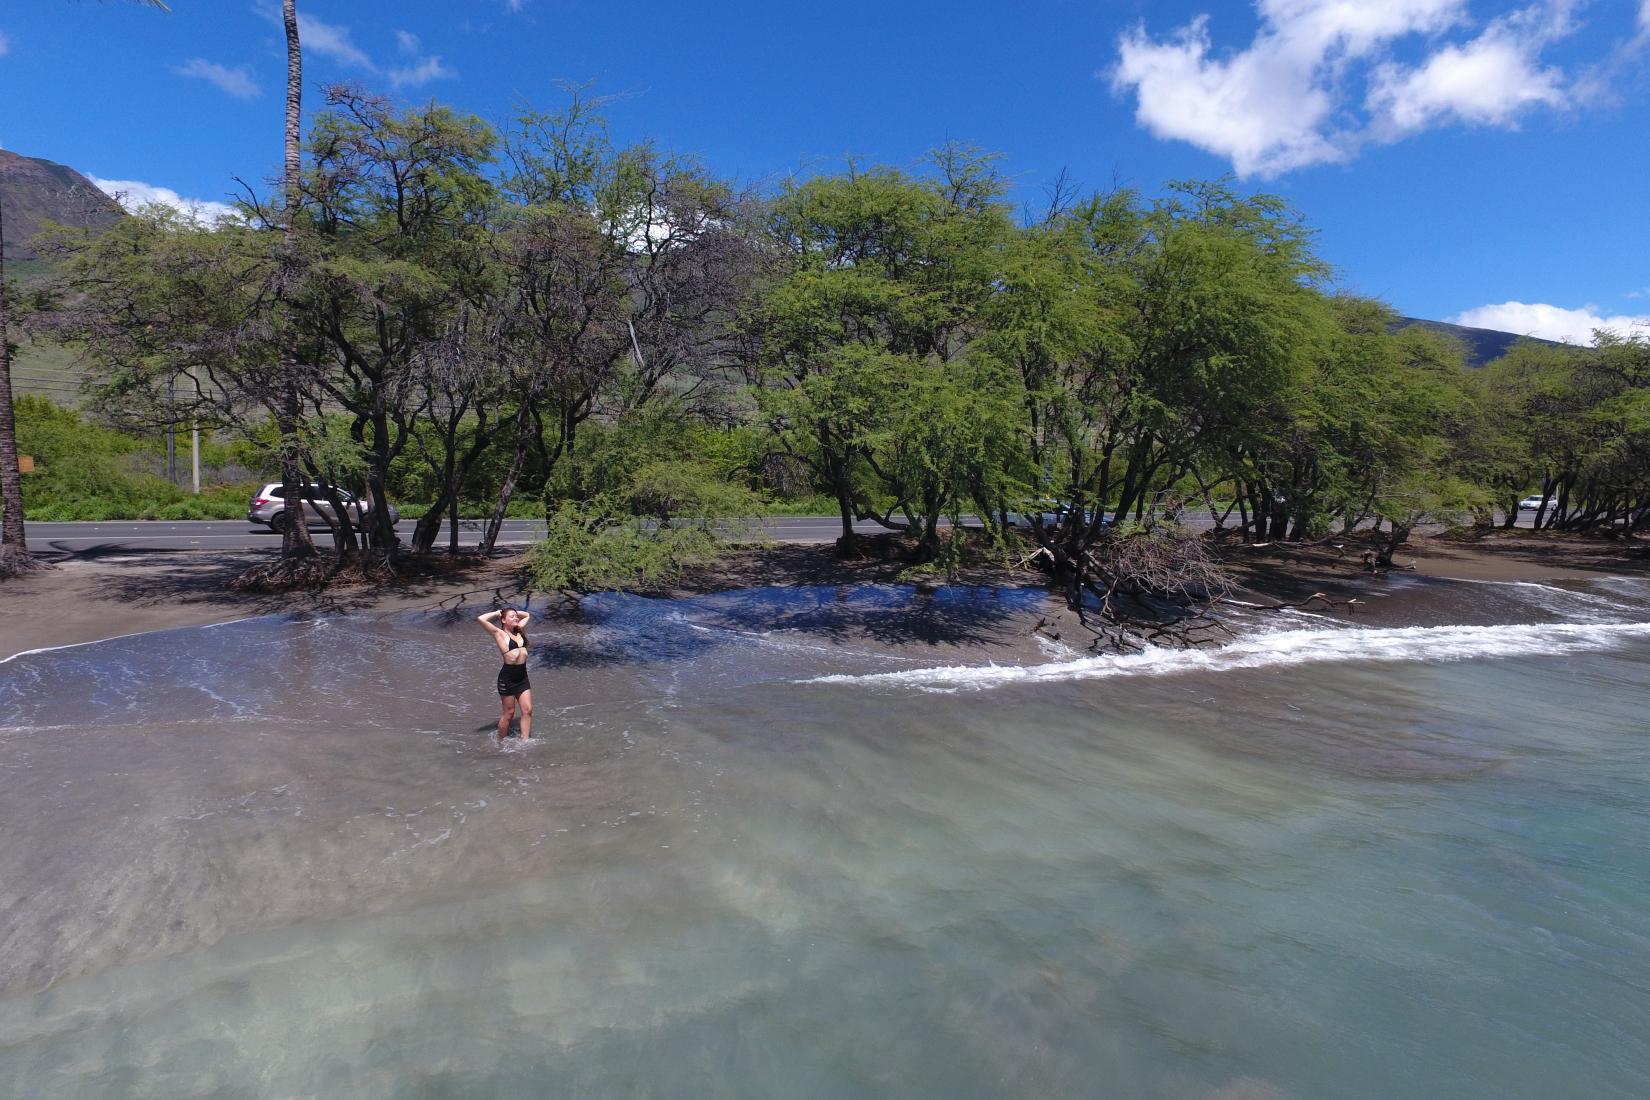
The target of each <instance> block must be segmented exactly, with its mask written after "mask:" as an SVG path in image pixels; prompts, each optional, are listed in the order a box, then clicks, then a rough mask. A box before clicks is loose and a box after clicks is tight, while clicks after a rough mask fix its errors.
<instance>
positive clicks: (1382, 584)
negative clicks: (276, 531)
mask: <svg viewBox="0 0 1650 1100" xmlns="http://www.w3.org/2000/svg"><path fill="white" fill-rule="evenodd" d="M1221 553H1222V555H1223V556H1224V558H1225V562H1226V565H1227V568H1228V569H1229V571H1230V572H1231V573H1232V575H1233V577H1234V578H1235V580H1236V581H1237V582H1238V584H1239V585H1240V591H1239V592H1237V593H1236V595H1237V596H1238V598H1241V599H1243V600H1245V601H1248V602H1252V603H1266V602H1268V601H1276V602H1296V601H1300V600H1304V599H1306V598H1307V597H1309V596H1311V595H1312V594H1313V593H1317V592H1322V593H1325V594H1326V595H1328V596H1330V597H1331V598H1332V599H1334V600H1337V601H1344V600H1348V599H1353V598H1356V599H1358V600H1359V601H1360V603H1361V606H1360V607H1359V609H1358V610H1356V611H1354V612H1353V614H1361V615H1365V616H1366V617H1367V616H1368V615H1371V614H1373V615H1375V616H1377V617H1378V619H1379V621H1380V622H1382V623H1384V624H1387V625H1395V624H1398V623H1401V622H1405V621H1415V622H1429V621H1442V620H1441V619H1440V618H1439V616H1440V615H1444V616H1445V617H1446V618H1449V617H1453V618H1454V619H1455V620H1457V621H1477V620H1481V619H1482V620H1483V621H1492V620H1493V619H1494V615H1493V609H1491V610H1490V611H1489V612H1488V617H1487V618H1486V617H1485V616H1484V615H1480V614H1475V613H1473V612H1472V608H1471V606H1470V605H1471V599H1470V597H1468V596H1464V595H1462V594H1461V592H1462V590H1461V589H1459V588H1453V589H1452V588H1451V587H1450V586H1437V585H1415V584H1414V583H1413V581H1414V580H1415V579H1418V578H1430V579H1433V580H1443V581H1462V582H1480V581H1522V582H1527V583H1550V582H1553V581H1570V580H1581V579H1585V578H1587V577H1597V576H1601V575H1621V576H1636V575H1645V574H1647V573H1650V558H1647V557H1646V556H1645V554H1644V550H1643V548H1641V547H1638V546H1631V545H1629V546H1623V545H1622V544H1620V543H1612V542H1604V541H1598V540H1589V539H1577V538H1574V537H1569V536H1563V535H1547V534H1544V533H1541V532H1531V531H1522V530H1520V531H1497V532H1494V533H1492V534H1488V535H1485V536H1482V537H1478V538H1473V539H1449V538H1443V537H1423V538H1417V539H1415V540H1413V541H1412V543H1411V544H1409V546H1408V547H1407V548H1406V552H1403V553H1400V554H1399V555H1398V561H1399V562H1400V563H1401V564H1405V565H1407V564H1409V563H1413V565H1414V567H1413V568H1402V569H1397V570H1393V571H1391V572H1390V573H1386V574H1382V575H1377V576H1371V575H1370V574H1368V573H1367V572H1365V571H1364V569H1363V568H1362V565H1361V561H1360V555H1361V553H1362V546H1361V545H1359V544H1357V543H1351V542H1349V543H1345V544H1342V547H1341V548H1340V549H1337V548H1336V547H1335V545H1334V544H1324V545H1312V544H1291V543H1272V544H1270V545H1267V546H1260V547H1248V546H1239V545H1230V546H1226V547H1223V548H1222V550H1221ZM248 564H249V557H248V555H245V554H221V553H207V552H199V551H196V552H158V553H139V552H132V553H120V554H115V555H110V556H105V557H96V558H83V559H76V560H71V561H68V562H65V563H63V564H61V565H59V566H57V567H56V568H54V569H47V570H42V571H41V572H39V573H35V574H31V575H29V576H25V577H22V578H18V579H15V580H12V581H8V582H5V583H3V584H0V661H3V660H5V659H6V658H8V657H11V656H14V655H15V654H18V653H22V652H25V651H28V650H31V649H48V648H54V647H58V646H68V645H80V644H84V643H87V642H94V641H100V640H103V639H106V638H115V637H121V636H125V635H129V634H140V633H145V632H148V631H159V630H170V629H174V628H177V627H187V626H203V625H206V624H210V623H223V622H230V621H233V620H236V619H243V618H250V617H254V616H260V615H279V614H304V615H309V614H331V613H339V612H349V611H403V610H431V611H434V610H449V609H466V608H471V607H474V608H476V609H477V610H478V611H479V610H480V609H484V608H487V607H491V606H493V602H494V600H495V599H499V600H517V601H519V600H521V599H522V598H523V597H524V595H525V594H526V593H525V591H524V589H523V585H522V581H521V577H520V567H521V557H520V555H519V554H506V555H501V556H500V557H498V558H495V559H493V560H491V561H487V562H471V563H469V564H467V565H466V566H464V567H462V568H460V569H458V570H456V571H454V572H453V573H451V574H450V575H436V576H427V577H418V578H412V579H408V580H406V581H404V582H402V583H398V584H394V585H378V586H354V587H335V588H331V589H328V590H327V591H325V592H319V593H313V592H297V593H288V594H282V595H255V594H247V593H238V592H231V591H229V589H228V582H229V580H230V579H231V578H233V577H234V576H235V575H237V574H238V573H239V572H241V571H242V570H244V569H245V568H246V567H247V565H248ZM902 569H903V566H902V565H901V564H900V563H899V562H897V561H879V560H875V559H871V560H864V561H853V562H844V561H839V560H837V559H836V558H835V557H834V555H833V554H832V551H831V548H830V547H828V546H804V545H780V546H768V547H763V548H760V549H752V550H742V551H738V552H735V553H733V554H731V555H729V557H728V558H727V559H726V560H724V561H723V562H721V563H719V564H717V565H715V566H712V567H709V568H705V569H700V570H697V571H695V572H694V573H692V574H691V575H690V576H688V577H687V578H686V579H685V580H684V581H683V582H682V584H681V585H679V586H677V587H676V588H674V589H672V590H671V591H669V592H662V593H658V594H660V595H691V594H698V593H708V592H723V591H729V590H733V589H740V588H754V587H761V586H772V585H804V584H805V585H822V584H824V585H856V584H887V583H893V582H894V581H895V580H896V578H898V576H899V574H900V573H901V571H902ZM958 581H959V582H960V583H962V584H974V585H994V586H1011V587H1022V586H1024V587H1035V586H1037V585H1039V584H1040V583H1041V580H1040V577H1039V576H1038V575H1037V574H1036V573H1033V572H1030V571H1025V570H1022V571H1014V570H1009V569H1003V568H979V569H972V570H968V571H966V572H965V573H963V574H962V575H961V576H960V577H959V578H958ZM1446 591H1448V592H1451V593H1452V594H1450V595H1448V596H1443V597H1440V593H1443V592H1446ZM1343 613H1344V612H1343ZM1463 615H1464V616H1465V618H1463ZM1044 618H1046V619H1047V623H1046V624H1045V626H1046V629H1045V630H1044V633H1045V634H1053V635H1059V636H1060V638H1061V640H1063V641H1067V642H1070V643H1072V644H1077V643H1079V642H1081V643H1082V644H1086V643H1087V638H1086V636H1085V635H1084V634H1083V632H1082V628H1081V627H1078V626H1076V624H1075V623H1074V622H1072V621H1070V620H1071V619H1072V617H1071V616H1070V615H1068V614H1067V613H1066V612H1065V610H1064V608H1063V606H1062V605H1061V603H1060V601H1059V600H1057V599H1055V598H1053V597H1052V596H1051V597H1050V598H1049V600H1048V601H1047V603H1046V611H1039V613H1038V614H1037V615H1036V616H1034V617H1032V618H1031V619H1030V620H1029V621H1028V622H1026V623H1023V624H1019V625H1018V627H1017V628H1016V627H1015V624H1005V627H1007V628H1008V629H1005V630H1004V631H1002V632H1000V636H999V638H998V641H999V642H1001V641H1002V640H1003V637H1004V636H1007V637H1012V638H1013V639H1014V641H1012V642H1010V643H1009V645H1008V648H1009V650H1018V649H1019V648H1021V647H1022V646H1030V647H1032V648H1033V649H1034V648H1035V643H1034V641H1033V640H1031V639H1029V638H1028V637H1027V635H1029V633H1030V632H1031V630H1032V629H1033V628H1034V627H1035V626H1036V623H1037V621H1038V620H1039V619H1044ZM1003 656H1006V657H1012V656H1013V653H1012V652H1005V653H1004V654H1003Z"/></svg>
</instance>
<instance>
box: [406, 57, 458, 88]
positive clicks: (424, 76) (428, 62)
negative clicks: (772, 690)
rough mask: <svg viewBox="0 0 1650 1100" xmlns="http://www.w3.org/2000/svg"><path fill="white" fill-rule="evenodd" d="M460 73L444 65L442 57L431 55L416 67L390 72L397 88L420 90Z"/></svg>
mask: <svg viewBox="0 0 1650 1100" xmlns="http://www.w3.org/2000/svg"><path fill="white" fill-rule="evenodd" d="M457 75H458V73H457V72H456V71H454V70H453V69H451V68H449V67H448V66H447V65H446V64H444V63H443V62H442V60H441V58H440V57H437V56H435V55H433V54H432V55H431V56H429V57H426V58H424V59H423V60H421V61H419V62H418V63H417V64H416V65H408V66H406V67H405V68H400V69H391V70H390V83H391V84H394V85H395V86H396V87H397V88H418V87H422V86H423V85H425V84H428V83H429V82H430V81H432V80H445V79H450V78H452V77H455V76H457Z"/></svg>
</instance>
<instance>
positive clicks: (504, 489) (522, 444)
mask: <svg viewBox="0 0 1650 1100" xmlns="http://www.w3.org/2000/svg"><path fill="white" fill-rule="evenodd" d="M526 460H527V443H526V441H525V440H522V439H517V440H516V445H515V450H514V451H513V452H512V453H511V455H510V469H509V470H508V471H507V472H506V473H505V475H504V484H502V485H500V486H499V487H498V501H497V503H495V504H494V505H493V515H492V517H491V518H490V519H488V521H487V530H485V531H484V532H482V535H481V545H480V546H478V547H477V549H478V550H480V551H481V553H482V554H483V555H487V554H491V553H492V552H493V546H494V544H495V543H497V542H498V533H499V529H500V528H502V527H503V526H504V513H505V512H507V511H509V509H510V498H511V497H512V496H514V495H515V492H516V479H518V478H519V477H521V467H522V464H523V463H524V462H526Z"/></svg>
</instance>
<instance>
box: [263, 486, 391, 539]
mask: <svg viewBox="0 0 1650 1100" xmlns="http://www.w3.org/2000/svg"><path fill="white" fill-rule="evenodd" d="M299 491H300V492H301V493H302V494H303V502H304V504H303V508H304V522H305V524H306V525H308V526H328V524H327V519H328V518H329V517H331V516H332V515H333V511H332V502H331V501H330V500H328V499H327V495H326V493H324V492H322V490H321V487H320V486H319V485H304V486H301V487H300V489H299ZM333 492H334V493H335V494H336V495H337V497H338V502H339V503H340V504H342V505H343V506H344V515H345V517H346V518H347V519H348V521H349V524H350V526H352V527H356V528H360V527H362V526H364V525H365V520H366V517H367V516H369V515H370V514H371V513H372V502H371V501H367V500H357V499H356V497H355V494H354V493H351V492H350V491H349V490H347V489H338V488H334V489H333ZM246 520H247V522H248V523H261V524H263V525H264V526H265V527H268V528H270V529H271V530H274V531H282V530H285V528H286V500H285V499H284V498H283V497H282V496H281V483H280V482H279V481H275V482H271V483H270V484H268V485H265V486H264V487H263V488H262V489H259V490H258V494H257V495H256V496H254V497H253V498H252V505H251V507H250V508H248V509H247V512H246ZM400 522H401V514H400V513H399V512H397V511H396V510H395V505H393V504H392V505H390V526H392V527H393V526H395V525H396V524H397V523H400Z"/></svg>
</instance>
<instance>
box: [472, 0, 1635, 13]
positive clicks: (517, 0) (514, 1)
mask: <svg viewBox="0 0 1650 1100" xmlns="http://www.w3.org/2000/svg"><path fill="white" fill-rule="evenodd" d="M1645 3H1646V4H1647V5H1650V0H1645ZM504 7H505V9H506V10H508V11H509V12H510V14H511V15H516V14H519V13H520V12H522V11H524V10H526V8H527V0H504Z"/></svg>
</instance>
